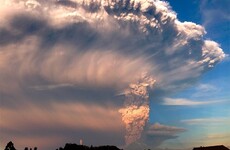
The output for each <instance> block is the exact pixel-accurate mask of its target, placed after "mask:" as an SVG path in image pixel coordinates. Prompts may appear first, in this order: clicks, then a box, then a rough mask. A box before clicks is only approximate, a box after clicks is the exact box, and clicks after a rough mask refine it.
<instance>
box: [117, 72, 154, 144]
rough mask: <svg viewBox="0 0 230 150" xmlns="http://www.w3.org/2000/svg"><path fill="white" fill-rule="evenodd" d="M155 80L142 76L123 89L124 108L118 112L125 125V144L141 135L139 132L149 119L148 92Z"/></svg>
mask: <svg viewBox="0 0 230 150" xmlns="http://www.w3.org/2000/svg"><path fill="white" fill-rule="evenodd" d="M154 83H155V80H154V79H152V78H151V77H147V76H144V77H143V78H142V79H141V80H140V81H138V82H137V83H133V84H130V85H129V88H128V89H126V91H125V102H124V108H123V109H120V110H119V112H120V113H121V114H122V121H123V122H124V123H125V127H126V136H125V141H126V144H127V145H129V144H131V143H133V142H135V141H137V140H138V139H139V138H140V137H141V133H142V131H143V129H144V127H145V124H146V122H147V121H148V119H149V93H148V88H152V86H153V84H154Z"/></svg>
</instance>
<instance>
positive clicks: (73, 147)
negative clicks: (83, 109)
mask: <svg viewBox="0 0 230 150" xmlns="http://www.w3.org/2000/svg"><path fill="white" fill-rule="evenodd" d="M4 150H17V149H16V148H15V147H14V144H13V142H11V141H10V142H9V143H8V144H7V145H6V147H5V149H4ZM24 150H32V148H30V149H29V148H28V147H25V149H24ZM34 150H38V148H37V147H35V148H34ZM56 150H122V149H119V148H117V147H116V146H109V145H107V146H98V147H93V146H90V147H88V146H85V145H77V144H70V143H67V144H65V147H64V148H62V147H60V148H58V149H56Z"/></svg>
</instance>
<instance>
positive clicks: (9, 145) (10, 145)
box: [5, 141, 16, 150]
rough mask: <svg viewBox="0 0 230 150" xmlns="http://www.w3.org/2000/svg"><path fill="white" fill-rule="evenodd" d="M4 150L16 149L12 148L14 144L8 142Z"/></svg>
mask: <svg viewBox="0 0 230 150" xmlns="http://www.w3.org/2000/svg"><path fill="white" fill-rule="evenodd" d="M5 150H16V149H15V148H14V143H13V142H11V141H10V142H9V143H8V144H7V145H6V148H5Z"/></svg>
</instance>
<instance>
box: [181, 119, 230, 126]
mask: <svg viewBox="0 0 230 150" xmlns="http://www.w3.org/2000/svg"><path fill="white" fill-rule="evenodd" d="M229 121H230V120H229V119H228V118H197V119H187V120H182V121H181V122H183V123H186V124H189V125H199V124H205V125H207V124H221V123H228V122H229Z"/></svg>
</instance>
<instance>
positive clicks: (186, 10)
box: [150, 0, 230, 148]
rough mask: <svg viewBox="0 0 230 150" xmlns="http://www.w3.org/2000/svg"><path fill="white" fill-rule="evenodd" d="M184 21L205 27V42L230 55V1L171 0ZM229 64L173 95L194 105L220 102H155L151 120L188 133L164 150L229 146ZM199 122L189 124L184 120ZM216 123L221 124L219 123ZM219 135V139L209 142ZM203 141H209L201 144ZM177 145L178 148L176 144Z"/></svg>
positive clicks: (180, 136) (224, 62) (222, 64)
mask: <svg viewBox="0 0 230 150" xmlns="http://www.w3.org/2000/svg"><path fill="white" fill-rule="evenodd" d="M168 2H169V3H170V5H171V6H172V9H173V10H174V11H175V12H176V13H177V17H178V18H179V20H181V21H192V22H195V23H197V24H201V25H203V26H204V27H205V29H206V31H207V34H206V36H205V38H208V39H212V40H215V41H217V42H218V43H219V44H220V45H221V47H222V48H223V50H224V52H225V53H226V54H228V55H229V54H230V36H229V35H230V18H229V15H230V10H229V6H230V1H228V0H219V1H217V0H210V1H207V0H204V1H200V0H193V1H192V0H189V1H184V0H176V1H175V0H168ZM229 83H230V61H229V56H228V57H227V58H226V59H225V60H224V61H223V62H221V63H219V64H218V65H217V66H216V67H214V68H213V69H212V70H210V71H208V72H206V73H205V74H204V75H203V76H202V77H201V79H199V81H198V82H197V83H196V84H195V85H194V86H192V87H190V88H188V89H185V90H183V91H180V92H179V93H176V94H174V95H172V98H175V99H178V98H184V99H189V100H191V101H206V102H208V101H220V102H217V103H212V104H211V103H210V104H208V103H207V104H197V105H192V104H191V105H189V104H188V105H186V106H183V105H181V106H179V105H176V104H175V106H172V105H171V106H170V105H163V104H162V102H161V103H157V102H154V101H153V102H152V105H151V119H150V121H153V122H161V123H165V124H171V125H176V126H182V127H184V128H186V129H187V131H186V132H185V133H181V134H180V135H179V138H177V139H174V140H169V141H167V142H165V143H164V144H163V145H162V147H167V146H169V145H173V147H175V148H177V147H181V146H182V147H189V146H190V147H193V146H195V145H196V146H200V145H209V144H229V141H230V130H229V126H230V120H229V118H230V92H229V91H230V84H229ZM153 99H154V98H153ZM193 119H200V120H199V121H198V122H197V123H194V124H191V123H188V122H187V124H186V121H183V120H193ZM215 120H222V121H218V123H217V122H216V121H215ZM209 135H213V137H214V136H215V135H216V136H217V135H218V136H217V137H219V139H216V141H213V139H211V138H210V139H208V136H209ZM202 138H203V139H205V138H207V140H206V141H204V142H200V141H202ZM175 143H177V144H175Z"/></svg>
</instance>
